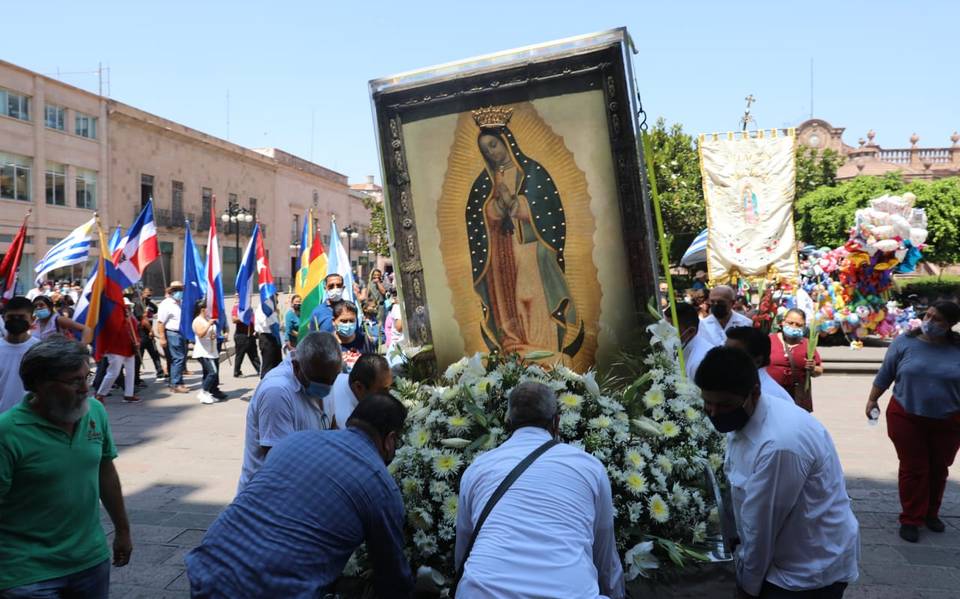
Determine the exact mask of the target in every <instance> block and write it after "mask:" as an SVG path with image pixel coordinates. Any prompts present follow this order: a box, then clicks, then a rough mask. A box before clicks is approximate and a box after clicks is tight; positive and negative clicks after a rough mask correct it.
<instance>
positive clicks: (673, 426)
mask: <svg viewBox="0 0 960 599" xmlns="http://www.w3.org/2000/svg"><path fill="white" fill-rule="evenodd" d="M660 430H661V431H663V436H664V437H666V438H668V439H672V438H674V437H676V436H677V435H679V434H680V427H679V426H677V423H676V422H674V421H673V420H665V421H663V422H661V423H660Z"/></svg>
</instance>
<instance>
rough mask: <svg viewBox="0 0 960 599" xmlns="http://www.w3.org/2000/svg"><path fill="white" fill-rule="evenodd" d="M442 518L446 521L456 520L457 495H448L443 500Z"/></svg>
mask: <svg viewBox="0 0 960 599" xmlns="http://www.w3.org/2000/svg"><path fill="white" fill-rule="evenodd" d="M442 510H443V518H444V519H445V520H447V521H448V522H456V521H457V496H456V495H448V496H447V498H446V499H444V500H443V507H442Z"/></svg>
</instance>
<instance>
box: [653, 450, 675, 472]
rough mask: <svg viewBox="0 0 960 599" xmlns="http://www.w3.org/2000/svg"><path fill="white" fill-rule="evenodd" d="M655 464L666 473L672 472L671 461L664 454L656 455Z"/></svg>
mask: <svg viewBox="0 0 960 599" xmlns="http://www.w3.org/2000/svg"><path fill="white" fill-rule="evenodd" d="M657 466H658V467H659V468H660V469H661V470H663V471H664V472H665V473H667V474H670V473H672V472H673V461H671V460H670V458H668V457H666V456H662V455H661V456H657Z"/></svg>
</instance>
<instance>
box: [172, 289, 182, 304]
mask: <svg viewBox="0 0 960 599" xmlns="http://www.w3.org/2000/svg"><path fill="white" fill-rule="evenodd" d="M173 299H175V300H177V301H178V302H179V301H180V300H182V299H183V292H182V291H174V292H173Z"/></svg>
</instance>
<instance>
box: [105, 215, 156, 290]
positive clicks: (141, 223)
mask: <svg viewBox="0 0 960 599" xmlns="http://www.w3.org/2000/svg"><path fill="white" fill-rule="evenodd" d="M159 255H160V244H159V242H158V241H157V227H156V225H155V224H154V221H153V200H149V201H147V205H146V206H144V207H143V210H141V211H140V215H139V216H138V217H137V220H135V221H133V224H132V225H130V228H129V229H128V230H127V234H126V235H124V236H123V239H121V240H120V243H119V244H118V245H117V249H116V250H115V251H114V252H113V264H114V266H116V268H117V271H118V272H119V273H120V275H121V277H120V279H121V280H119V281H117V283H118V284H120V286H121V287H124V288H125V287H130V286H131V285H133V284H134V283H136V282H137V281H139V280H140V277H142V276H143V271H144V270H145V269H146V268H147V266H148V265H149V264H150V263H151V262H153V261H154V260H156V259H157V257H158V256H159Z"/></svg>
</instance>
